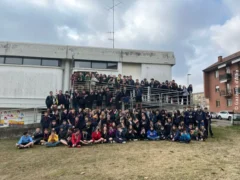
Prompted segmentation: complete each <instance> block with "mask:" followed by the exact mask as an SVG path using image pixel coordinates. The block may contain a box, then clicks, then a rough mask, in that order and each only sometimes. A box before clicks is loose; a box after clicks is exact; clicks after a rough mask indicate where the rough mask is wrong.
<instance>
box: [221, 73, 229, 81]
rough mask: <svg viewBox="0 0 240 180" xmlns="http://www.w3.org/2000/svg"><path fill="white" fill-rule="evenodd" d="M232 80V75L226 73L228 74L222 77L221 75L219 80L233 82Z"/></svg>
mask: <svg viewBox="0 0 240 180" xmlns="http://www.w3.org/2000/svg"><path fill="white" fill-rule="evenodd" d="M231 79H232V74H230V73H226V74H222V75H219V80H220V81H224V80H227V81H228V80H231Z"/></svg>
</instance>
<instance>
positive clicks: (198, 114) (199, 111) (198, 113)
mask: <svg viewBox="0 0 240 180" xmlns="http://www.w3.org/2000/svg"><path fill="white" fill-rule="evenodd" d="M195 120H196V123H197V126H198V129H200V126H201V121H202V120H204V121H205V113H204V112H203V111H202V109H201V108H200V106H198V107H197V111H196V113H195Z"/></svg>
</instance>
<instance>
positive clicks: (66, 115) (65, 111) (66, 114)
mask: <svg viewBox="0 0 240 180" xmlns="http://www.w3.org/2000/svg"><path fill="white" fill-rule="evenodd" d="M67 120H68V110H67V109H64V111H63V112H62V113H61V121H60V122H61V123H63V121H67Z"/></svg>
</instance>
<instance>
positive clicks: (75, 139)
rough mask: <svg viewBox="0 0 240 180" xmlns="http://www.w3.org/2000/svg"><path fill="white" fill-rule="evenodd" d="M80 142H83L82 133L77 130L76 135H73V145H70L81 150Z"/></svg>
mask: <svg viewBox="0 0 240 180" xmlns="http://www.w3.org/2000/svg"><path fill="white" fill-rule="evenodd" d="M80 141H81V133H80V130H79V129H75V133H73V134H72V141H71V142H72V144H70V147H77V148H80V147H81V145H80Z"/></svg>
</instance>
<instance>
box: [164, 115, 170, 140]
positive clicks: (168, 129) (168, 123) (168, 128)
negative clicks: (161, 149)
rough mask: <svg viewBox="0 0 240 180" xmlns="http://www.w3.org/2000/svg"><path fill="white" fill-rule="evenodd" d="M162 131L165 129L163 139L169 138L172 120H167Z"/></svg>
mask: <svg viewBox="0 0 240 180" xmlns="http://www.w3.org/2000/svg"><path fill="white" fill-rule="evenodd" d="M164 129H165V137H166V138H167V137H169V135H170V132H171V129H172V119H171V118H168V120H167V122H166V123H165V125H164Z"/></svg>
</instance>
